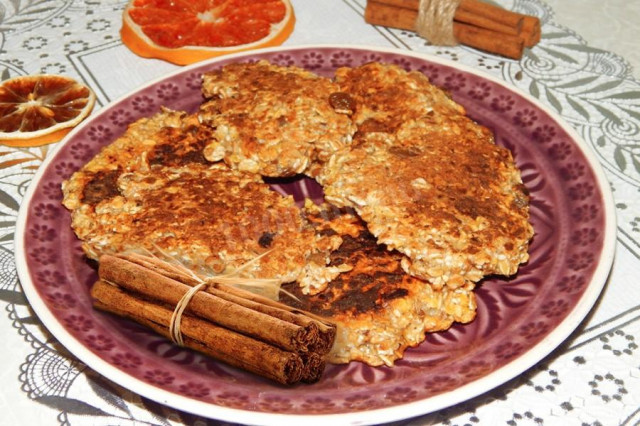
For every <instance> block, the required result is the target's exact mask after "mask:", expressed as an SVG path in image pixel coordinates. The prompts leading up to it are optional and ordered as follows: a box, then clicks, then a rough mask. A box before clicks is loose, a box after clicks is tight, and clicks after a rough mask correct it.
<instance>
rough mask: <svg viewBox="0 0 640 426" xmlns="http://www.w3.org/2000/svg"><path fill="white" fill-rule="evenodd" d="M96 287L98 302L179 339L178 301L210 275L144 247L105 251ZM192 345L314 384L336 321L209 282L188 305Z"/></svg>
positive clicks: (183, 326) (183, 328) (183, 329)
mask: <svg viewBox="0 0 640 426" xmlns="http://www.w3.org/2000/svg"><path fill="white" fill-rule="evenodd" d="M98 274H99V280H98V282H96V283H95V284H94V286H93V288H92V290H91V294H92V296H93V298H94V305H95V307H96V308H97V309H102V310H104V311H107V312H111V313H114V314H116V315H120V316H123V317H126V318H129V319H132V320H134V321H137V322H138V323H140V324H143V325H145V326H147V327H149V328H151V329H152V330H154V331H156V332H157V333H159V334H161V335H163V336H165V337H167V338H170V339H172V340H173V336H172V333H171V331H172V327H173V325H174V324H173V322H174V321H175V318H173V317H174V310H175V309H176V305H178V304H179V303H183V302H184V301H183V298H184V296H185V294H186V293H187V292H189V291H191V289H192V287H193V286H195V285H198V284H201V283H203V279H202V278H201V277H198V276H197V275H196V274H194V273H192V272H191V271H189V270H187V269H186V268H185V267H182V266H181V265H174V264H171V263H168V262H165V261H162V260H161V259H158V258H155V257H152V256H143V255H139V254H127V255H117V256H112V255H104V256H102V257H101V258H100V261H99V269H98ZM179 324H180V337H182V343H181V344H184V345H185V346H186V347H189V348H191V349H194V350H197V351H200V352H203V353H205V354H207V355H209V356H211V357H214V358H216V359H218V360H221V361H223V362H226V363H228V364H230V365H233V366H236V367H239V368H243V369H245V370H247V371H251V372H253V373H256V374H259V375H262V376H264V377H267V378H269V379H272V380H275V381H277V382H279V383H283V384H292V383H295V382H298V381H302V382H305V383H313V382H316V381H318V380H319V379H320V377H321V375H322V373H323V372H324V368H325V355H326V354H327V353H328V352H329V350H330V349H331V347H332V345H333V341H334V340H335V334H336V329H335V325H333V324H331V323H328V322H327V321H325V320H323V319H321V318H319V317H316V316H314V315H311V314H309V313H306V312H303V311H299V310H296V309H295V308H291V307H289V306H286V305H284V304H281V303H279V302H276V301H274V300H271V299H267V298H265V297H262V296H258V295H254V294H253V293H249V292H246V291H244V290H240V289H237V288H234V287H231V286H226V285H219V284H210V285H209V284H207V285H206V286H204V287H203V290H202V291H198V292H196V293H195V294H193V297H191V299H190V300H189V302H188V303H187V304H186V306H185V310H184V312H183V315H182V319H181V320H180V322H179Z"/></svg>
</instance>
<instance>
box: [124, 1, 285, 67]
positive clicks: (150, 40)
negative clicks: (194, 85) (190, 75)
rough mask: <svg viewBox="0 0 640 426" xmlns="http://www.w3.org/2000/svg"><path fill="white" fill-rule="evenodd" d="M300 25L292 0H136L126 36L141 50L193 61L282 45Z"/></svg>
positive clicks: (146, 54) (181, 62)
mask: <svg viewBox="0 0 640 426" xmlns="http://www.w3.org/2000/svg"><path fill="white" fill-rule="evenodd" d="M294 25H295V16H294V13H293V7H292V6H291V3H290V2H289V0H132V1H131V2H130V3H129V4H128V5H127V7H126V8H125V10H124V14H123V23H122V29H121V30H120V36H121V37H122V42H123V43H124V44H125V45H126V46H127V47H129V49H131V50H132V51H133V52H134V53H136V54H137V55H140V56H143V57H146V58H158V59H164V60H166V61H169V62H173V63H175V64H179V65H187V64H191V63H194V62H198V61H201V60H203V59H208V58H212V57H215V56H220V55H224V54H228V53H232V52H239V51H243V50H249V49H256V48H260V47H268V46H278V45H280V44H282V43H283V42H284V41H285V40H286V39H287V38H288V37H289V35H291V33H292V32H293V28H294Z"/></svg>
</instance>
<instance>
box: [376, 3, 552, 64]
mask: <svg viewBox="0 0 640 426" xmlns="http://www.w3.org/2000/svg"><path fill="white" fill-rule="evenodd" d="M419 8H420V0H367V6H366V8H365V20H366V22H368V23H370V24H373V25H381V26H385V27H391V28H399V29H403V30H410V31H416V19H417V17H418V12H419ZM453 35H454V37H455V39H457V41H458V42H459V43H460V44H464V45H467V46H470V47H473V48H476V49H479V50H483V51H485V52H488V53H493V54H497V55H501V56H505V57H508V58H512V59H520V58H521V57H522V54H523V52H524V48H525V47H533V46H534V45H536V44H537V43H538V42H539V41H540V35H541V34H540V20H539V19H538V18H537V17H534V16H530V15H525V14H520V13H517V12H512V11H509V10H506V9H503V8H501V7H499V6H494V5H492V4H489V3H485V2H482V1H479V0H462V1H461V2H460V4H459V6H458V7H457V9H456V11H455V15H454V18H453Z"/></svg>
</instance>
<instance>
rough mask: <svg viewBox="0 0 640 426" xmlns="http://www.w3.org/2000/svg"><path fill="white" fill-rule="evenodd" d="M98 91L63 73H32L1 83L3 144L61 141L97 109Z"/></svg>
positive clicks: (0, 124)
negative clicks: (95, 92) (93, 90)
mask: <svg viewBox="0 0 640 426" xmlns="http://www.w3.org/2000/svg"><path fill="white" fill-rule="evenodd" d="M95 100H96V97H95V94H94V93H93V92H92V91H91V90H90V89H89V88H88V87H87V86H85V85H83V84H81V83H78V82H77V81H76V80H74V79H72V78H70V77H65V76H60V75H50V74H41V75H29V76H20V77H14V78H10V79H8V80H5V81H3V82H2V83H1V84H0V144H3V145H9V146H21V147H25V146H38V145H44V144H46V143H51V142H57V141H59V140H60V139H62V138H63V137H64V135H66V134H67V133H68V132H69V131H70V130H71V129H72V128H73V127H74V126H76V125H77V124H78V123H80V122H81V121H82V120H83V119H84V118H85V117H86V116H87V115H89V113H90V112H91V110H92V109H93V105H94V103H95Z"/></svg>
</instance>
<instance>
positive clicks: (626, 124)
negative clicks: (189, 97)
mask: <svg viewBox="0 0 640 426" xmlns="http://www.w3.org/2000/svg"><path fill="white" fill-rule="evenodd" d="M125 3H126V2H125V1H120V0H106V1H91V0H84V1H83V0H68V1H63V0H59V1H54V0H39V1H34V0H0V73H1V75H2V79H6V78H9V77H13V76H16V75H25V74H34V73H40V72H47V73H54V74H66V75H71V76H73V77H76V78H78V79H81V80H83V81H85V82H86V83H87V84H89V85H90V86H91V87H92V88H93V89H94V90H95V91H96V93H97V96H98V103H99V105H98V106H97V108H100V107H101V106H104V105H105V104H107V103H108V102H110V101H111V100H114V99H116V98H117V97H119V96H120V95H122V94H124V93H126V92H128V91H129V90H131V89H134V88H136V87H137V86H139V85H140V84H142V83H144V82H145V81H148V80H150V79H152V78H154V77H156V76H160V75H163V74H165V73H167V72H169V71H172V70H174V69H176V68H177V66H176V65H172V64H169V63H166V62H163V61H158V60H148V59H142V58H139V57H137V56H135V55H134V54H133V53H131V52H130V51H129V50H128V49H127V48H126V47H124V46H123V45H122V44H121V42H120V39H119V33H118V31H119V28H120V22H121V11H122V9H123V7H124V5H125ZM293 4H294V7H295V11H296V15H297V24H296V29H295V32H294V33H293V35H292V36H291V37H290V39H289V40H287V42H286V43H285V45H290V46H293V45H301V44H319V43H323V44H324V43H342V44H353V43H356V44H367V45H377V46H385V47H396V48H398V49H403V50H412V51H419V52H426V53H430V54H434V55H438V56H441V57H444V58H447V59H451V60H454V61H457V62H459V63H463V64H466V65H469V66H472V67H475V68H479V69H482V70H483V71H485V72H488V73H490V74H493V75H495V76H497V77H500V78H503V79H506V80H508V81H509V83H510V84H513V85H515V86H517V87H519V88H520V89H521V90H523V91H524V92H529V93H532V94H534V95H535V96H538V97H539V98H540V100H541V101H542V102H543V103H546V104H547V105H549V106H550V107H551V108H553V109H556V110H559V112H560V114H561V115H562V116H563V117H565V119H566V120H567V121H568V122H569V123H570V124H571V125H573V126H574V127H575V128H576V130H577V131H578V133H579V134H580V135H581V136H583V138H584V139H585V140H586V142H587V143H588V144H589V145H590V146H591V147H592V149H593V150H594V151H595V152H596V153H597V156H598V158H599V159H600V161H601V163H602V165H603V167H604V169H605V172H606V174H607V178H608V179H609V181H610V183H611V186H612V188H613V191H614V197H615V203H616V209H617V219H618V231H619V234H618V245H617V256H616V259H615V262H614V266H613V270H612V272H611V274H610V278H609V281H608V283H607V286H606V289H605V291H604V293H603V295H602V297H601V299H600V300H599V302H598V303H597V305H596V307H595V308H594V309H593V311H592V313H591V315H590V316H589V317H588V318H587V319H586V320H585V321H584V323H583V324H582V325H581V327H580V328H579V329H578V330H577V331H576V332H575V333H574V335H573V336H572V337H571V338H570V339H568V340H567V341H566V342H565V344H563V345H562V346H561V347H559V348H558V349H557V350H556V351H555V352H553V353H552V354H551V355H550V356H549V357H547V358H546V359H544V360H543V361H541V362H540V363H539V364H538V365H536V366H535V367H534V368H533V369H531V370H530V371H528V372H526V373H525V374H523V375H522V376H521V377H519V378H516V379H514V380H512V381H510V382H508V383H506V384H504V385H502V386H499V387H498V388H496V389H495V390H493V391H491V392H489V393H487V394H485V395H482V396H480V397H477V398H475V399H472V400H469V401H467V402H465V403H462V404H459V405H457V406H454V407H451V408H449V409H445V410H443V411H440V412H437V413H429V414H426V415H425V416H423V417H420V418H416V419H411V420H404V421H402V422H400V424H416V425H418V424H419V425H422V424H442V425H463V424H469V425H473V424H483V425H499V424H506V425H539V424H545V425H556V424H557V425H576V426H578V425H618V424H624V425H632V424H640V348H638V342H639V340H640V337H639V336H640V302H639V301H640V286H638V277H640V202H639V201H638V200H639V199H640V197H639V192H640V157H639V153H640V83H639V82H638V80H637V79H636V78H635V77H634V72H633V70H632V68H631V66H630V63H629V62H628V61H631V62H633V63H634V64H637V63H638V51H637V48H636V45H637V40H638V37H637V34H638V25H637V23H638V22H640V8H639V7H638V6H639V4H638V3H634V2H621V1H616V0H606V1H604V2H603V1H596V0H586V1H566V2H561V1H559V0H554V1H552V2H551V5H552V6H553V8H552V7H550V6H549V5H547V4H545V3H542V2H541V1H539V0H504V1H500V4H502V5H503V6H505V7H507V8H510V9H515V10H519V11H523V12H526V13H531V14H535V15H537V16H539V17H540V18H541V19H542V22H543V24H544V25H543V39H542V42H541V43H540V44H539V45H538V46H536V47H535V48H534V49H533V50H532V51H531V55H535V56H531V55H527V56H525V57H524V58H523V59H522V60H521V61H510V60H505V59H503V58H499V57H495V56H491V55H485V54H482V53H481V52H478V51H475V50H473V49H470V48H467V47H454V48H441V47H435V46H430V45H427V44H425V43H424V41H423V40H421V39H420V38H418V37H416V36H415V35H414V34H411V33H408V32H403V31H397V30H389V29H385V28H377V27H373V26H370V25H367V24H365V23H364V20H363V10H364V4H365V1H364V0H325V1H317V2H314V1H310V0H294V1H293ZM555 8H557V10H555V13H554V9H555ZM574 25H575V27H573V26H574ZM578 26H580V28H578ZM572 28H573V29H572ZM574 30H577V32H574ZM583 35H584V38H583ZM585 39H586V40H588V41H589V43H587V42H586V41H585ZM603 48H604V50H602V49H603ZM608 48H610V50H611V51H608V50H606V49H608ZM613 52H615V53H613ZM552 69H556V70H557V69H564V70H565V72H564V74H563V81H562V82H561V84H560V83H558V84H556V86H558V87H560V86H563V85H564V87H568V86H569V85H570V83H572V84H573V87H574V88H575V87H576V86H579V85H581V84H585V81H586V80H585V77H594V78H597V81H598V84H591V85H586V84H585V86H584V88H583V89H584V90H583V91H582V94H583V97H584V98H585V99H598V100H599V105H602V106H604V107H603V108H602V109H601V110H600V113H599V114H593V115H591V116H589V117H585V116H582V117H578V118H576V106H575V105H573V104H570V103H567V102H565V101H564V100H563V99H564V98H562V97H561V96H558V97H556V96H554V92H553V88H552V87H547V88H546V91H543V92H540V91H536V92H535V93H533V92H532V90H533V89H532V87H534V86H535V85H532V84H531V83H532V81H536V78H539V77H541V76H542V75H544V72H545V70H552ZM519 70H521V71H522V73H521V74H520V75H524V76H525V77H524V78H521V79H513V78H511V77H510V76H513V75H514V74H516V71H519ZM635 75H637V72H636V74H635ZM592 81H593V80H592ZM557 90H560V89H557ZM559 107H560V108H559ZM609 107H610V108H609ZM617 107H624V108H623V110H624V111H626V112H625V113H624V115H622V116H618V119H619V120H614V121H615V122H613V123H612V120H611V117H610V116H608V115H607V111H621V109H620V108H617ZM578 116H580V114H578ZM52 147H53V146H48V147H42V148H31V149H15V148H6V147H5V148H0V214H1V215H2V219H1V220H0V304H1V305H2V307H3V308H4V309H3V312H4V313H3V315H2V316H1V317H0V336H2V342H3V349H2V350H0V380H2V390H1V391H0V424H7V425H21V424H25V425H26V424H29V425H36V424H55V423H60V424H64V425H74V426H75V425H85V424H131V425H133V424H145V425H146V424H204V423H210V424H216V422H215V421H213V420H205V419H195V418H193V417H192V416H188V415H185V414H184V413H180V412H177V411H174V410H172V409H169V408H166V407H157V408H156V411H149V410H148V409H147V408H148V406H149V405H148V404H147V405H145V404H142V403H141V400H140V397H139V396H137V395H135V394H132V393H131V392H129V391H127V390H126V389H122V388H120V387H118V386H116V385H102V386H99V385H97V384H96V383H97V382H95V381H93V380H92V375H93V374H94V373H93V372H92V371H91V370H89V369H88V368H87V367H86V366H85V365H84V364H82V363H81V362H79V361H78V360H77V359H75V358H74V356H73V355H72V354H69V353H68V352H67V351H66V350H65V349H64V348H63V347H61V346H60V345H59V344H57V343H56V341H55V339H54V338H52V336H50V335H49V334H48V333H47V331H46V330H45V329H44V328H43V327H42V326H41V325H40V323H39V320H38V318H37V317H36V316H34V315H33V313H32V312H31V311H30V310H29V306H28V303H27V301H26V300H25V298H24V296H23V294H22V292H21V289H20V284H19V282H18V280H17V276H16V272H15V266H14V259H13V232H14V222H15V218H16V215H17V210H18V207H19V204H20V201H21V198H22V195H23V194H24V191H25V189H26V187H27V185H28V184H29V181H30V179H31V178H32V176H33V174H34V171H35V170H36V169H37V168H38V166H39V165H40V164H41V163H42V161H43V159H44V158H45V157H46V156H47V155H49V154H50V152H51V150H52ZM101 383H102V382H101Z"/></svg>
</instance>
